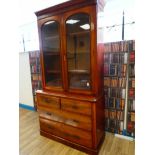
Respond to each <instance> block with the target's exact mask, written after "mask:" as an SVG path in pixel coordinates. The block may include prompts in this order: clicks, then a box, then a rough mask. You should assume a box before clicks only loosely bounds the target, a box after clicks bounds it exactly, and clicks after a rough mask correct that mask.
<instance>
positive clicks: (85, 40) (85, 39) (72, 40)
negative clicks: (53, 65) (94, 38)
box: [66, 13, 91, 90]
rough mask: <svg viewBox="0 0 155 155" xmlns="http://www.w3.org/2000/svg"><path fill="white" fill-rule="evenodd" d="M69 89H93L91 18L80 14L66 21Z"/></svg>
mask: <svg viewBox="0 0 155 155" xmlns="http://www.w3.org/2000/svg"><path fill="white" fill-rule="evenodd" d="M66 33H67V62H68V63H67V64H68V80H69V87H70V88H73V89H86V90H89V89H91V82H90V81H91V78H90V17H89V15H88V14H85V13H79V14H75V15H73V16H71V17H69V18H68V19H67V21H66Z"/></svg>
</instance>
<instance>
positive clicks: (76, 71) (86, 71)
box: [68, 69, 90, 74]
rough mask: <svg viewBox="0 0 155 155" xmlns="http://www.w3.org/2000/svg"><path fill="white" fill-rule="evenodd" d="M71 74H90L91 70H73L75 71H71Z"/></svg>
mask: <svg viewBox="0 0 155 155" xmlns="http://www.w3.org/2000/svg"><path fill="white" fill-rule="evenodd" d="M68 72H69V73H74V74H89V73H90V72H89V70H85V69H73V70H69V71H68Z"/></svg>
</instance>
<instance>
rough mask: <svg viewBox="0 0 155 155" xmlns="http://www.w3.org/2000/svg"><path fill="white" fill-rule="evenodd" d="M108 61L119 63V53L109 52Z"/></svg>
mask: <svg viewBox="0 0 155 155" xmlns="http://www.w3.org/2000/svg"><path fill="white" fill-rule="evenodd" d="M110 62H111V63H119V53H111V54H110Z"/></svg>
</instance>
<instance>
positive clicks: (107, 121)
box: [105, 118, 109, 130]
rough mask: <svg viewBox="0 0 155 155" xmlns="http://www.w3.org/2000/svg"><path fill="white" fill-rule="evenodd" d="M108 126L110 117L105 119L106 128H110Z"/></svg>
mask: <svg viewBox="0 0 155 155" xmlns="http://www.w3.org/2000/svg"><path fill="white" fill-rule="evenodd" d="M108 128H109V118H106V119H105V129H107V130H108Z"/></svg>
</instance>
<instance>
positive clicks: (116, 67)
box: [104, 40, 135, 137]
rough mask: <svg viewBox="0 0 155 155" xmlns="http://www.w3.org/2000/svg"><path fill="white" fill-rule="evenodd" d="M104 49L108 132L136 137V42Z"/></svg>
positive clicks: (112, 43)
mask: <svg viewBox="0 0 155 155" xmlns="http://www.w3.org/2000/svg"><path fill="white" fill-rule="evenodd" d="M104 46H105V53H104V94H105V95H104V100H105V118H106V121H105V122H106V123H105V129H106V131H109V132H113V133H118V134H123V135H129V136H132V137H134V135H135V133H134V128H135V120H134V118H135V41H133V40H127V41H119V42H111V43H105V44H104Z"/></svg>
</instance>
